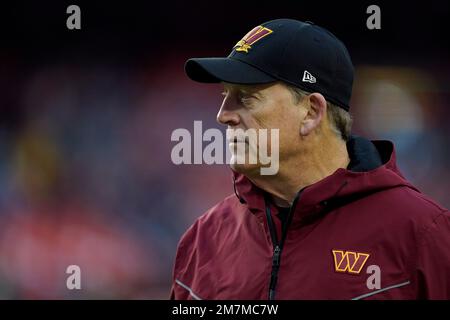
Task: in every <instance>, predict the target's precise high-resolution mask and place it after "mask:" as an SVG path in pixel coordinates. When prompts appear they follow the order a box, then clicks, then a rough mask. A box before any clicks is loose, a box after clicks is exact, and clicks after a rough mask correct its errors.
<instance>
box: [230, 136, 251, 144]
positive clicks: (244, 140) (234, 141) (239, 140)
mask: <svg viewBox="0 0 450 320" xmlns="http://www.w3.org/2000/svg"><path fill="white" fill-rule="evenodd" d="M230 143H248V137H243V138H240V137H234V138H233V139H230Z"/></svg>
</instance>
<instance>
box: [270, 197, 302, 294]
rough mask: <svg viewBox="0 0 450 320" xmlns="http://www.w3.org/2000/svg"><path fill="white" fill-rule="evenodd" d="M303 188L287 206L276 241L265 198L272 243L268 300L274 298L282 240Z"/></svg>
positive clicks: (275, 232)
mask: <svg viewBox="0 0 450 320" xmlns="http://www.w3.org/2000/svg"><path fill="white" fill-rule="evenodd" d="M303 190H304V188H303V189H301V190H300V191H299V192H298V193H297V195H296V196H295V198H294V201H293V202H292V205H291V207H290V208H289V213H288V217H287V221H286V223H285V225H284V226H283V227H282V230H281V241H278V236H277V230H276V227H275V224H274V222H273V219H272V214H271V210H270V204H269V201H268V200H267V198H266V199H265V200H266V216H267V223H268V225H269V231H270V237H271V239H272V245H273V255H272V271H271V273H270V283H269V300H275V292H276V288H277V281H278V272H279V270H280V262H281V253H282V251H283V246H284V242H285V240H286V235H287V230H288V228H289V225H290V224H291V221H292V216H293V212H294V210H295V207H296V206H297V202H298V199H299V198H300V195H301V193H302V192H303Z"/></svg>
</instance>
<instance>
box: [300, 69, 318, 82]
mask: <svg viewBox="0 0 450 320" xmlns="http://www.w3.org/2000/svg"><path fill="white" fill-rule="evenodd" d="M302 81H303V82H309V83H316V77H314V76H313V75H312V74H311V73H309V72H308V71H306V70H305V72H303V79H302Z"/></svg>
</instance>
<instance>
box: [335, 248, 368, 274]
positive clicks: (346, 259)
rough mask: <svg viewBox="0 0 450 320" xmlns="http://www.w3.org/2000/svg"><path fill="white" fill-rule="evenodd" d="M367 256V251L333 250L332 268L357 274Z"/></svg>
mask: <svg viewBox="0 0 450 320" xmlns="http://www.w3.org/2000/svg"><path fill="white" fill-rule="evenodd" d="M369 256H370V254H368V253H360V252H354V251H342V250H333V257H334V269H335V271H336V272H345V273H350V274H359V273H360V272H361V270H362V268H363V267H364V264H365V263H366V261H367V259H369Z"/></svg>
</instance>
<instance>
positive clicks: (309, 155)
mask: <svg viewBox="0 0 450 320" xmlns="http://www.w3.org/2000/svg"><path fill="white" fill-rule="evenodd" d="M314 139H315V140H318V138H315V137H313V138H310V140H314ZM322 140H323V141H322ZM322 140H320V141H306V140H305V143H304V147H305V148H304V149H303V150H302V152H300V154H299V155H297V156H295V157H290V158H289V159H288V160H285V161H283V162H281V161H282V159H281V158H280V167H279V171H278V173H277V174H276V175H273V176H262V175H258V176H255V177H249V179H250V180H251V181H252V182H253V183H254V184H255V185H257V186H258V187H259V188H261V189H263V190H265V191H267V192H268V193H269V194H270V195H271V196H272V200H273V202H274V203H275V205H277V206H280V207H288V206H290V205H292V202H293V201H294V198H295V196H296V195H297V193H298V191H299V190H301V189H303V188H304V187H307V186H309V185H312V184H314V183H316V182H318V181H320V180H322V179H324V178H325V177H327V176H329V175H331V174H333V173H334V172H335V171H336V170H337V169H339V168H347V166H348V164H349V163H350V157H349V155H348V152H347V147H346V143H345V141H343V140H342V139H338V138H330V139H322Z"/></svg>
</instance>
